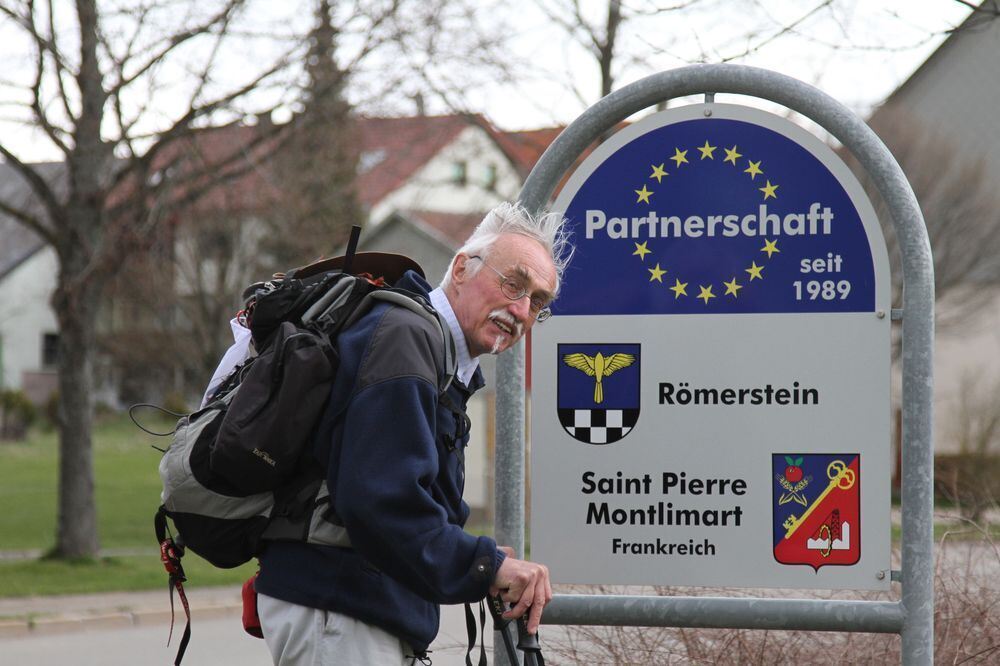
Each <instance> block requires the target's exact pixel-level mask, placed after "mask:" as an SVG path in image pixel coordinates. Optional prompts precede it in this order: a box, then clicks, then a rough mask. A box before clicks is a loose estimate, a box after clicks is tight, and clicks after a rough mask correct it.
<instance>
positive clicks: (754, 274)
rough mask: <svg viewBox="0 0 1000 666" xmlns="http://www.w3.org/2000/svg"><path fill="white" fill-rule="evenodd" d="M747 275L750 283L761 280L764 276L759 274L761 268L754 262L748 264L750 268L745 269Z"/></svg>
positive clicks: (762, 268)
mask: <svg viewBox="0 0 1000 666" xmlns="http://www.w3.org/2000/svg"><path fill="white" fill-rule="evenodd" d="M745 270H746V272H747V273H749V274H750V281H751V282H753V281H754V280H763V279H764V276H763V275H761V274H760V272H761V271H762V270H764V267H763V266H758V265H757V262H756V261H752V262H750V268H747V269H745Z"/></svg>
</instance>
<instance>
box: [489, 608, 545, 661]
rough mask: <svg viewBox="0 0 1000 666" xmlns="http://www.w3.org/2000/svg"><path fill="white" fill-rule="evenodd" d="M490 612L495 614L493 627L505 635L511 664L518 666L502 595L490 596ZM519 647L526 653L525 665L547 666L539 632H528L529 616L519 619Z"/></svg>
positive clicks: (505, 643)
mask: <svg viewBox="0 0 1000 666" xmlns="http://www.w3.org/2000/svg"><path fill="white" fill-rule="evenodd" d="M489 607H490V614H491V615H492V616H493V629H494V630H495V631H499V632H500V635H501V636H502V637H503V643H504V647H506V649H507V658H508V659H509V660H510V663H511V666H518V664H520V663H521V662H520V660H518V658H517V652H516V651H515V650H514V641H513V639H512V638H511V636H510V632H509V631H508V630H507V627H508V625H510V622H511V621H510V620H505V619H504V618H503V612H504V610H505V606H504V603H503V600H502V599H501V598H500V595H497V596H495V597H490V603H489ZM517 649H518V650H520V651H521V652H523V653H524V666H545V659H544V658H543V657H542V646H541V644H540V643H539V642H538V634H537V633H535V634H529V633H528V618H527V617H525V616H524V615H522V616H521V617H519V618H518V619H517Z"/></svg>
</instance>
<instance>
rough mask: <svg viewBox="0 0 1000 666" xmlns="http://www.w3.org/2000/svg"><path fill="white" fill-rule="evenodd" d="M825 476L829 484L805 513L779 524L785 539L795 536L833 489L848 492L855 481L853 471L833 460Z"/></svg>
mask: <svg viewBox="0 0 1000 666" xmlns="http://www.w3.org/2000/svg"><path fill="white" fill-rule="evenodd" d="M826 476H827V478H828V479H830V483H828V484H827V486H826V489H825V490H823V492H822V493H820V495H819V497H817V498H816V500H815V501H814V502H813V503H812V504H811V505H810V506H809V508H808V509H806V512H805V513H803V514H802V517H801V518H798V517H796V516H795V515H794V514H793V515H791V516H789V517H788V519H787V520H785V522H784V523H782V524H781V526H782V527H784V528H785V538H786V539H787V538H789V537H790V536H792V535H793V534H795V530H797V529H799V526H801V525H802V523H804V522H805V520H806V518H808V517H809V514H811V513H812V512H813V511H814V510H815V509H816V507H817V506H819V505H820V502H822V501H823V499H824V498H826V496H827V495H829V494H830V492H831V491H833V489H834V488H840V489H841V490H848V489H850V488H853V487H854V482H855V481H856V480H857V475H856V474H855V473H854V470H852V469H850V468H848V467H847V465H845V464H844V461H843V460H834V461H833V462H832V463H830V464H829V465H828V466H827V468H826Z"/></svg>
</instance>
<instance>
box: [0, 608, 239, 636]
mask: <svg viewBox="0 0 1000 666" xmlns="http://www.w3.org/2000/svg"><path fill="white" fill-rule="evenodd" d="M242 614H243V608H242V607H241V606H238V605H235V604H232V605H223V606H206V607H202V608H192V609H191V618H192V620H194V621H197V620H199V619H215V618H221V617H228V616H232V617H241V616H242ZM170 615H171V614H170V611H169V610H166V611H164V610H156V609H147V610H136V611H117V612H111V613H101V612H95V613H93V614H87V615H77V616H73V615H64V616H53V617H34V618H25V619H23V620H20V619H18V620H5V621H0V640H5V639H8V638H26V637H29V636H48V635H52V634H62V633H68V632H75V631H92V630H102V629H124V628H129V627H137V626H150V625H156V624H170ZM184 622H185V617H184V610H183V608H180V607H178V608H177V609H176V613H175V614H174V626H175V628H176V627H178V626H180V627H181V628H183V625H184Z"/></svg>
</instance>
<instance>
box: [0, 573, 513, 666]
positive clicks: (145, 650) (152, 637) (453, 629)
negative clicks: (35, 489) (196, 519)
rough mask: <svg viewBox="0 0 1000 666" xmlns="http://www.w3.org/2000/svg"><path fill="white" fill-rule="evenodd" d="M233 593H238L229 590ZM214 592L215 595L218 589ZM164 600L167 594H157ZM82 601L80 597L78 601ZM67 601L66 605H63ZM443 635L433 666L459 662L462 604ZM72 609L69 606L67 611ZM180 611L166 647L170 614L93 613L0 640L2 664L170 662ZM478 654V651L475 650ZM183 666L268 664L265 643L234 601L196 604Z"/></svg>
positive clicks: (447, 619) (141, 665)
mask: <svg viewBox="0 0 1000 666" xmlns="http://www.w3.org/2000/svg"><path fill="white" fill-rule="evenodd" d="M233 592H234V593H235V592H236V591H233ZM217 594H218V593H217ZM160 598H161V599H162V600H165V598H166V593H163V594H162V595H160ZM81 603H82V601H81ZM66 605H69V604H66ZM442 611H443V612H442V626H441V633H440V634H439V635H438V639H437V640H436V641H435V643H434V645H432V646H431V649H432V651H433V654H432V659H433V661H434V666H463V665H464V664H465V648H464V647H463V645H464V643H465V642H466V640H467V639H466V630H465V615H464V610H463V608H462V607H461V606H458V607H455V606H446V607H444V608H443V609H442ZM71 614H72V610H71V609H68V612H67V615H71ZM183 619H184V618H183V614H179V615H178V618H177V622H178V625H176V626H175V627H174V638H173V641H172V643H171V645H170V646H169V647H168V646H167V645H166V642H167V635H168V631H169V614H167V613H158V614H154V613H146V612H142V613H138V614H135V615H132V616H131V617H130V618H129V617H125V616H122V615H121V614H119V615H117V616H113V615H107V616H104V617H103V619H98V618H94V617H91V618H89V619H88V620H87V621H83V622H79V623H77V624H75V625H73V623H71V622H64V623H61V624H59V625H58V626H56V624H55V623H53V624H52V625H51V626H44V625H43V624H42V623H39V624H38V625H37V626H36V629H35V630H33V631H31V632H28V633H26V634H25V635H20V636H9V637H7V638H3V639H0V665H2V666H21V665H30V666H68V665H70V664H72V665H73V666H146V665H155V664H164V665H166V664H172V663H173V660H174V655H175V654H176V650H177V642H178V641H179V639H180V635H181V633H182V632H183V629H184V625H183ZM486 645H487V656H488V657H489V658H490V663H493V659H492V653H491V652H490V650H489V648H490V646H491V645H492V635H488V636H487V640H486ZM476 654H477V656H478V652H477V653H476ZM184 664H185V665H186V666H220V665H221V666H225V665H226V664H238V665H239V666H269V665H270V664H271V659H270V654H269V653H268V651H267V646H266V645H265V644H264V641H262V640H260V639H257V638H253V637H251V636H248V635H247V634H245V633H244V632H243V627H242V624H241V621H240V615H239V608H238V607H237V606H236V605H233V604H230V605H228V606H225V607H223V606H213V607H209V606H205V607H204V608H203V609H198V608H195V610H194V621H193V624H192V634H191V643H190V645H189V646H188V650H187V653H186V654H185V656H184Z"/></svg>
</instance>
